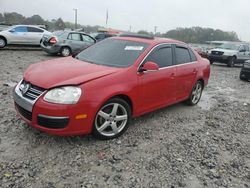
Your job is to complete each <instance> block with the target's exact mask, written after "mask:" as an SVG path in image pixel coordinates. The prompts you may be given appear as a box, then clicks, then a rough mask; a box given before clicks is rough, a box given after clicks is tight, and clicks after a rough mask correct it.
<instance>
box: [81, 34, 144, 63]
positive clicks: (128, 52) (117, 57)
mask: <svg viewBox="0 0 250 188" xmlns="http://www.w3.org/2000/svg"><path fill="white" fill-rule="evenodd" d="M147 46H148V44H146V43H142V42H134V41H126V40H118V39H106V40H104V41H101V42H98V43H96V44H95V45H93V46H91V47H89V48H87V49H85V50H83V51H82V52H81V53H80V54H78V55H77V57H76V58H77V59H79V60H82V61H86V62H89V63H94V64H97V65H106V66H111V67H128V66H130V65H132V64H133V63H134V62H135V60H136V59H137V58H138V57H139V56H140V55H141V54H142V53H143V52H144V50H145V49H146V48H147Z"/></svg>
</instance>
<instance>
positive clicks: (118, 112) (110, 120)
mask: <svg viewBox="0 0 250 188" xmlns="http://www.w3.org/2000/svg"><path fill="white" fill-rule="evenodd" d="M127 121H128V112H127V110H126V108H125V107H124V106H123V105H121V104H119V103H108V104H107V105H105V106H103V107H102V108H101V109H100V110H99V112H98V113H97V115H96V118H95V128H96V130H97V131H98V132H99V134H101V135H103V136H105V137H114V136H116V135H117V134H119V133H120V132H122V130H123V129H124V128H125V126H126V124H127Z"/></svg>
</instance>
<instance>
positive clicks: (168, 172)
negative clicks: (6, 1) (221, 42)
mask: <svg viewBox="0 0 250 188" xmlns="http://www.w3.org/2000/svg"><path fill="white" fill-rule="evenodd" d="M51 58H55V57H53V56H48V55H46V54H45V53H44V52H41V51H29V50H26V51H13V50H1V51H0V187H4V188H5V187H16V188H17V187H20V188H21V187H24V188H26V187H34V188H40V187H48V188H53V187H59V188H61V187H62V188H63V187H65V188H66V187H67V188H68V187H131V188H134V187H170V188H178V187H190V188H200V187H228V188H229V187H230V188H248V187H250V82H243V81H240V80H239V78H238V77H239V72H240V68H239V67H238V68H228V67H226V66H224V65H217V64H215V65H213V66H212V67H211V79H210V83H209V86H208V87H207V88H206V89H205V91H204V93H203V96H202V100H201V102H200V103H199V105H197V106H195V107H189V106H186V105H184V104H178V105H174V106H171V107H168V108H164V109H162V110H158V111H156V112H153V113H150V114H147V115H144V116H142V117H140V118H136V119H134V120H133V121H132V123H131V126H130V128H129V129H128V131H127V132H126V133H125V134H124V135H123V136H122V137H120V138H118V139H115V140H110V141H99V140H96V139H94V138H93V137H92V136H81V137H57V136H51V135H47V134H45V133H42V132H39V131H37V130H35V129H33V128H30V127H29V126H28V125H26V124H25V123H24V122H23V121H22V120H20V119H19V118H18V117H17V116H16V113H15V110H14V107H13V100H12V89H13V87H14V85H15V84H16V83H17V82H18V81H19V80H20V79H21V78H22V73H23V72H24V70H25V69H26V68H27V67H28V66H29V65H30V64H32V63H35V62H38V61H41V60H47V59H51Z"/></svg>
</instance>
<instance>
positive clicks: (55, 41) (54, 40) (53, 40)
mask: <svg viewBox="0 0 250 188" xmlns="http://www.w3.org/2000/svg"><path fill="white" fill-rule="evenodd" d="M49 43H50V44H56V43H57V40H56V37H52V38H51V39H50V40H49Z"/></svg>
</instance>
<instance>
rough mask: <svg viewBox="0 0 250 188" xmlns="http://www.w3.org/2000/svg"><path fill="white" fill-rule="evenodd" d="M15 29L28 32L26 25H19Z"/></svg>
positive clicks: (15, 30)
mask: <svg viewBox="0 0 250 188" xmlns="http://www.w3.org/2000/svg"><path fill="white" fill-rule="evenodd" d="M13 31H14V32H21V33H24V32H28V31H27V27H24V26H18V27H16V28H14V29H13Z"/></svg>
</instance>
